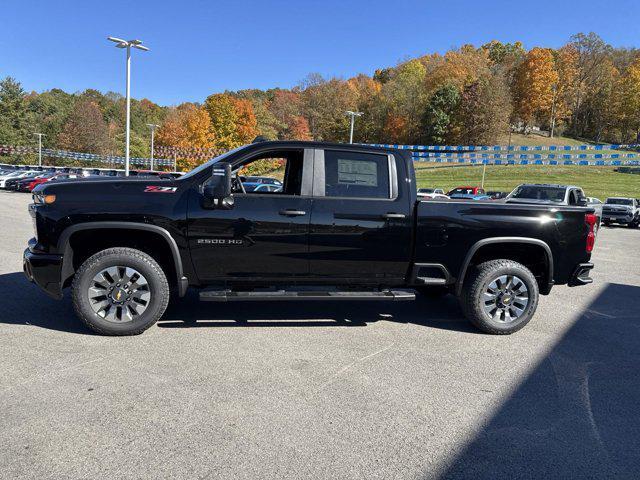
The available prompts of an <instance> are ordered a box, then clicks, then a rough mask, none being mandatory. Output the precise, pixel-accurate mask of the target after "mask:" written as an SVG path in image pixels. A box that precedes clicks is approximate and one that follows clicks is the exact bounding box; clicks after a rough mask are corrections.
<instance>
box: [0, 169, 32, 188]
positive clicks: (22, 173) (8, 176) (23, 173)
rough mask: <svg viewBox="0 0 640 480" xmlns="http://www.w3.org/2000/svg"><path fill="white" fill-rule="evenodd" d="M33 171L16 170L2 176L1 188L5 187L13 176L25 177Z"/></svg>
mask: <svg viewBox="0 0 640 480" xmlns="http://www.w3.org/2000/svg"><path fill="white" fill-rule="evenodd" d="M31 173H33V172H32V171H31V170H16V171H13V172H11V173H7V174H6V175H3V176H1V177H0V188H4V187H5V185H6V183H7V180H9V179H11V178H23V177H26V176H27V175H30V174H31Z"/></svg>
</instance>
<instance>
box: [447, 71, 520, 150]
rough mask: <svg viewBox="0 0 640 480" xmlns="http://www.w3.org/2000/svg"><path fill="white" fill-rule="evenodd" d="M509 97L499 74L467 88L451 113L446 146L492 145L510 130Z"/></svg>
mask: <svg viewBox="0 0 640 480" xmlns="http://www.w3.org/2000/svg"><path fill="white" fill-rule="evenodd" d="M510 116H511V98H510V95H509V88H508V86H507V84H506V80H505V78H504V77H503V76H502V75H501V74H495V75H488V76H485V77H483V78H481V79H479V80H477V81H475V82H472V83H470V84H469V85H466V86H465V88H464V89H463V91H462V93H461V95H460V99H459V101H458V103H457V107H456V110H455V113H454V114H453V122H452V123H453V125H454V126H453V128H452V129H451V138H450V140H449V143H452V144H456V145H495V144H496V143H497V142H498V139H499V138H500V136H501V135H503V134H504V133H506V132H507V131H508V129H509V118H510Z"/></svg>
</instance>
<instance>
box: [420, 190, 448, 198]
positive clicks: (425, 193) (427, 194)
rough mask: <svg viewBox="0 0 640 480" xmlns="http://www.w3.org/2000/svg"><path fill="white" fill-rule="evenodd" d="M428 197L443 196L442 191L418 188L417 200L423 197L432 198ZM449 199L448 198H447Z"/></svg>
mask: <svg viewBox="0 0 640 480" xmlns="http://www.w3.org/2000/svg"><path fill="white" fill-rule="evenodd" d="M430 195H443V196H446V195H444V190H443V189H441V188H419V189H418V199H420V198H423V197H428V198H433V197H430ZM447 198H449V197H447Z"/></svg>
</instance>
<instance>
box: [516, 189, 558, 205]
mask: <svg viewBox="0 0 640 480" xmlns="http://www.w3.org/2000/svg"><path fill="white" fill-rule="evenodd" d="M564 193H565V189H564V188H562V187H542V186H539V185H520V186H519V187H517V188H516V189H515V190H514V191H513V192H511V194H510V195H509V198H524V199H527V200H545V201H548V202H564Z"/></svg>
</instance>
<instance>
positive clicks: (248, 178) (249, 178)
mask: <svg viewBox="0 0 640 480" xmlns="http://www.w3.org/2000/svg"><path fill="white" fill-rule="evenodd" d="M240 177H241V179H242V183H245V182H247V183H266V184H268V185H279V186H282V182H281V181H280V180H278V179H277V178H272V177H258V176H255V175H241V176H240Z"/></svg>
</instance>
